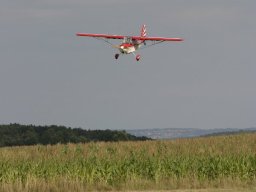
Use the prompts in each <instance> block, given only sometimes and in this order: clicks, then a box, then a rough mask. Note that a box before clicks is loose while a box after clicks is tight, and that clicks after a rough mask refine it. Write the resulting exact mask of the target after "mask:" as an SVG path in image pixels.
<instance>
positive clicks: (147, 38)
mask: <svg viewBox="0 0 256 192" xmlns="http://www.w3.org/2000/svg"><path fill="white" fill-rule="evenodd" d="M132 39H134V40H140V41H162V42H163V41H183V39H181V38H167V37H139V36H134V37H132Z"/></svg>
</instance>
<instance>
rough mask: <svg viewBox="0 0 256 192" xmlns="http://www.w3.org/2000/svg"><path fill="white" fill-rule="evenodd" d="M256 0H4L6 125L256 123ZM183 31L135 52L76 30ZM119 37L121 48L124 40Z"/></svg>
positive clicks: (1, 66) (2, 110)
mask: <svg viewBox="0 0 256 192" xmlns="http://www.w3.org/2000/svg"><path fill="white" fill-rule="evenodd" d="M255 8H256V1H255V0H226V1H223V0H191V1H190V0H189V1H188V0H187V1H185V0H172V1H170V0H161V1H155V0H129V1H121V0H104V1H102V0H72V1H71V0H1V2H0V124H9V123H21V124H35V125H51V124H57V125H65V126H71V127H82V128H90V129H107V128H108V129H136V128H142V129H143V128H169V127H170V128H184V127H194V128H204V129H207V128H226V127H233V128H245V127H256V59H255V57H256V22H255V18H256V11H255ZM142 24H146V25H147V34H148V35H149V36H150V35H151V36H166V37H181V38H184V39H185V41H184V42H182V43H181V42H171V43H163V44H160V45H157V46H154V47H151V48H148V49H144V50H141V51H139V53H140V54H141V61H140V62H136V61H135V58H134V56H133V55H126V56H122V57H120V58H119V59H118V60H115V59H114V54H115V53H116V52H117V51H116V50H115V49H113V48H112V47H110V46H108V45H107V44H105V43H104V42H101V41H97V40H95V39H93V38H86V37H76V36H75V34H76V33H77V32H85V33H108V34H118V35H119V34H120V35H123V34H124V35H139V32H140V28H141V25H142ZM114 43H116V44H119V43H120V42H119V41H115V42H114Z"/></svg>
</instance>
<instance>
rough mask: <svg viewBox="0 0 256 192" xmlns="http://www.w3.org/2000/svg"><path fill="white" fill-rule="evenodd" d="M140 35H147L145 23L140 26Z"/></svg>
mask: <svg viewBox="0 0 256 192" xmlns="http://www.w3.org/2000/svg"><path fill="white" fill-rule="evenodd" d="M140 36H141V37H146V36H147V30H146V25H142V28H141V31H140Z"/></svg>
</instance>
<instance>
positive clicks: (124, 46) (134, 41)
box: [76, 25, 183, 61]
mask: <svg viewBox="0 0 256 192" xmlns="http://www.w3.org/2000/svg"><path fill="white" fill-rule="evenodd" d="M76 35H77V36H83V37H94V38H96V39H98V40H103V41H105V42H106V43H108V44H110V45H112V46H113V47H114V48H117V49H118V50H119V51H120V53H121V54H130V53H132V54H133V55H134V56H135V58H136V60H137V61H139V60H140V55H139V54H138V55H135V51H137V50H138V49H139V48H142V46H144V48H145V47H147V46H152V45H155V44H159V43H162V42H165V41H183V39H181V38H167V37H147V31H146V25H143V26H142V28H141V33H140V36H123V35H108V34H94V33H77V34H76ZM110 39H122V40H123V42H122V43H121V44H120V45H114V44H112V43H111V42H110V41H109V40H110ZM147 41H150V42H151V44H149V45H147V44H146V42H147ZM118 57H119V53H117V54H115V58H116V59H118Z"/></svg>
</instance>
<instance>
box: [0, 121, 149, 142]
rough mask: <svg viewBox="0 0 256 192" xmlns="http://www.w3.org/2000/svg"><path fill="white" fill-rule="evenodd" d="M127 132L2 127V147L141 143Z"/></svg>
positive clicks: (17, 126)
mask: <svg viewBox="0 0 256 192" xmlns="http://www.w3.org/2000/svg"><path fill="white" fill-rule="evenodd" d="M141 140H149V138H147V137H144V136H141V137H140V136H138V137H137V136H134V135H131V134H129V133H127V132H126V131H114V130H84V129H81V128H74V129H72V128H67V127H64V126H56V125H51V126H35V125H20V124H10V125H0V147H4V146H21V145H36V144H43V145H46V144H57V143H86V142H90V141H141Z"/></svg>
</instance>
